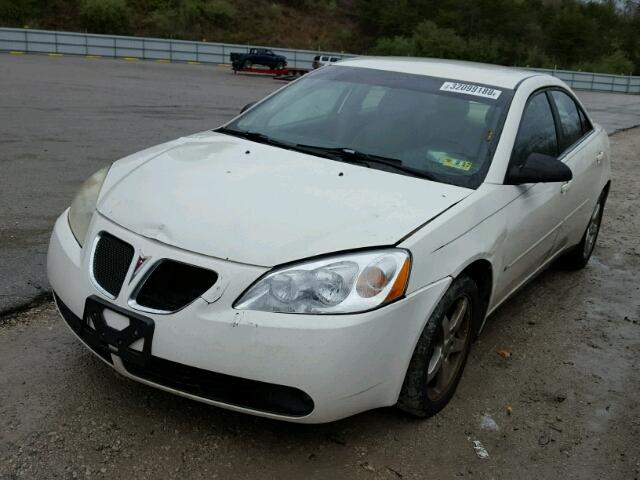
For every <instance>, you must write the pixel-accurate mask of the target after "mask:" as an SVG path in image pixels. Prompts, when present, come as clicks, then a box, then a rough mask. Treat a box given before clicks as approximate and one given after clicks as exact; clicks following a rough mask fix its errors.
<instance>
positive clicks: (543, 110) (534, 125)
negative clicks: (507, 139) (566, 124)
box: [511, 92, 558, 165]
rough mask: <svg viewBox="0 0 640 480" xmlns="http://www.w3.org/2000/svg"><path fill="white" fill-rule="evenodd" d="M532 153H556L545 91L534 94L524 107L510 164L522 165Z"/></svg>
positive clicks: (549, 107) (554, 154) (554, 130)
mask: <svg viewBox="0 0 640 480" xmlns="http://www.w3.org/2000/svg"><path fill="white" fill-rule="evenodd" d="M532 153H543V154H545V155H551V156H554V157H556V156H557V155H558V138H557V135H556V127H555V122H554V119H553V113H552V111H551V105H550V104H549V100H548V98H547V94H546V93H545V92H541V93H538V94H536V95H535V96H534V97H532V98H531V99H530V100H529V102H528V103H527V106H526V107H525V110H524V113H523V114H522V120H521V121H520V128H519V129H518V135H517V137H516V142H515V144H514V146H513V152H512V153H511V164H512V165H523V164H524V162H525V160H526V159H527V157H529V155H531V154H532Z"/></svg>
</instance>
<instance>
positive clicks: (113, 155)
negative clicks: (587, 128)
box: [0, 53, 640, 315]
mask: <svg viewBox="0 0 640 480" xmlns="http://www.w3.org/2000/svg"><path fill="white" fill-rule="evenodd" d="M281 85H282V83H281V82H278V81H276V80H272V79H270V78H264V77H258V78H256V77H251V76H243V75H235V76H234V75H233V74H232V73H231V72H230V71H229V70H228V69H224V68H220V67H214V66H205V65H199V66H196V65H187V64H177V63H176V64H168V65H167V64H159V63H155V62H147V61H139V62H126V61H123V60H112V59H100V60H88V59H85V58H82V57H62V58H52V57H47V56H43V55H24V56H12V55H8V54H6V53H0V132H1V134H0V165H1V168H2V170H1V171H0V265H1V266H2V268H0V315H1V314H2V313H3V312H5V313H6V312H7V311H9V310H11V309H15V308H18V307H24V306H28V305H33V304H34V303H36V304H37V303H38V301H41V300H42V299H43V298H45V295H46V294H47V292H48V290H49V285H48V283H47V280H46V278H45V272H44V263H45V256H46V250H47V243H48V240H49V234H50V232H51V228H52V226H53V223H54V221H55V218H56V217H57V216H58V215H59V214H60V212H62V211H63V210H64V209H65V208H66V207H67V206H68V205H69V204H70V203H71V200H72V198H73V195H74V194H75V192H76V191H77V189H78V187H79V185H80V184H81V183H82V181H83V180H84V179H85V178H87V177H88V176H89V175H90V174H91V173H93V172H95V171H96V170H98V169H100V168H102V167H103V166H105V165H107V164H109V163H110V162H113V161H114V160H117V159H118V158H121V157H123V156H125V155H128V154H130V153H133V152H136V151H138V150H141V149H143V148H145V147H148V146H151V145H155V144H158V143H161V142H164V141H167V140H172V139H174V138H176V137H179V136H181V135H187V134H191V133H195V132H199V131H202V130H207V129H210V128H212V127H215V126H218V125H220V124H221V123H223V122H224V121H226V120H229V119H230V118H232V117H233V116H234V115H235V114H236V113H237V112H238V111H239V109H240V108H241V107H242V106H244V105H245V104H247V103H249V102H250V101H254V100H257V99H260V98H262V97H263V96H264V95H266V94H267V93H269V92H271V91H273V90H275V89H276V88H278V87H279V86H281ZM579 96H580V97H581V98H582V100H583V102H584V103H585V104H586V106H587V108H588V110H589V111H590V112H591V114H592V115H593V116H594V118H595V119H596V121H597V122H599V123H601V124H602V125H603V126H604V127H605V128H606V129H607V131H608V132H610V133H611V132H613V131H615V130H618V129H623V128H628V127H631V126H633V125H639V124H640V95H623V94H615V95H613V94H602V93H591V92H579ZM34 301H35V302H34Z"/></svg>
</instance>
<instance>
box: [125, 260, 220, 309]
mask: <svg viewBox="0 0 640 480" xmlns="http://www.w3.org/2000/svg"><path fill="white" fill-rule="evenodd" d="M217 279H218V274H217V273H216V272H213V271H211V270H206V269H204V268H200V267H196V266H194V265H188V264H186V263H181V262H175V261H173V260H162V261H160V262H159V263H158V264H157V265H156V266H155V267H154V268H153V269H152V270H151V273H150V274H149V275H148V276H147V277H146V279H145V280H144V281H143V283H142V287H141V288H140V289H139V290H138V292H137V294H136V295H135V298H134V300H135V302H136V303H137V304H138V305H140V306H142V307H146V308H151V309H153V310H158V311H162V312H174V311H176V310H180V309H181V308H183V307H186V306H187V305H189V304H190V303H191V302H193V301H194V300H195V299H196V298H198V297H199V296H200V295H202V294H203V293H204V292H206V291H207V290H209V289H210V288H211V287H212V286H213V284H214V283H215V282H216V280H217Z"/></svg>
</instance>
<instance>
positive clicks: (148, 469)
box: [0, 129, 640, 480]
mask: <svg viewBox="0 0 640 480" xmlns="http://www.w3.org/2000/svg"><path fill="white" fill-rule="evenodd" d="M611 140H612V148H613V156H612V157H613V159H614V163H613V176H614V178H613V187H612V190H611V193H610V195H609V202H608V204H607V208H606V210H605V218H604V222H603V226H602V232H601V235H600V238H599V240H598V245H597V246H596V249H595V252H594V257H593V258H592V260H591V262H590V263H589V265H588V266H587V268H586V269H584V270H582V271H580V272H566V271H561V270H557V269H550V270H548V271H546V272H544V273H543V274H542V275H541V276H539V277H538V278H537V279H536V280H534V281H533V282H532V283H530V284H529V285H528V286H527V287H525V288H524V289H523V290H522V291H521V292H520V293H519V294H518V295H517V296H516V297H514V298H513V299H512V300H511V301H509V302H507V303H506V304H505V305H504V306H503V307H501V308H500V309H499V310H498V311H497V312H496V313H495V314H494V315H492V317H491V318H490V319H489V321H488V324H487V327H486V328H485V331H484V333H483V335H482V336H481V338H480V340H479V341H478V342H477V343H476V344H475V346H474V348H473V350H472V352H471V356H470V359H469V364H468V366H467V369H466V371H465V373H464V376H463V378H462V382H461V384H460V387H459V389H458V392H457V394H456V396H455V398H454V399H453V401H452V402H451V404H450V405H449V406H448V407H447V408H446V409H445V410H444V411H443V412H441V413H440V414H439V415H437V416H436V417H434V418H432V419H429V420H416V419H413V418H409V417H407V416H405V415H403V414H401V413H399V412H398V411H396V410H395V409H393V408H385V409H378V410H375V411H371V412H367V413H363V414H360V415H356V416H354V417H351V418H348V419H345V420H342V421H339V422H334V423H331V424H326V425H319V426H318V425H315V426H309V425H295V424H288V423H284V422H276V421H272V420H265V419H261V418H256V417H252V416H248V415H243V414H238V413H233V412H228V411H225V410H223V409H219V408H214V407H209V406H206V405H203V404H199V403H197V402H193V401H190V400H186V399H182V398H179V397H176V396H172V395H170V394H167V393H164V392H160V391H157V390H154V389H151V388H148V387H145V386H143V385H140V384H137V383H134V382H131V381H129V380H126V379H123V378H121V377H119V376H118V375H117V374H115V373H114V372H113V371H112V370H110V369H109V368H108V367H107V366H106V365H104V364H103V363H102V362H100V361H99V360H97V359H96V358H95V357H94V356H93V355H92V354H91V353H89V352H88V351H87V350H85V349H84V347H82V346H81V345H80V343H79V342H78V341H77V340H76V339H75V338H74V337H73V336H72V335H71V333H70V332H69V331H68V330H67V329H66V327H65V326H64V325H63V322H62V321H61V320H60V319H59V318H58V317H57V314H56V312H55V310H54V308H53V306H52V305H51V304H50V303H45V304H43V305H40V306H39V307H37V308H35V309H32V310H29V311H26V312H22V313H19V314H17V315H13V316H6V315H5V316H4V317H2V318H1V319H0V479H3V480H5V479H6V480H8V479H14V478H25V479H51V478H127V479H155V478H208V479H210V478H225V479H226V478H240V479H253V478H265V479H270V478H274V479H276V478H277V479H280V478H305V479H307V478H310V479H314V478H319V479H320V478H322V479H324V478H331V479H343V478H344V479H423V478H431V479H452V478H459V477H464V478H474V479H475V478H480V479H496V478H504V479H512V478H519V479H522V480H525V479H535V480H538V479H550V478H563V479H602V478H608V479H624V480H627V479H638V478H640V445H639V444H638V438H639V437H640V405H639V404H638V398H640V375H639V374H638V371H639V369H640V285H639V281H638V278H639V273H640V245H639V243H638V232H639V231H640V215H639V214H638V211H639V210H640V197H639V193H638V192H639V191H640V188H639V183H640V182H639V177H638V173H637V168H638V160H637V152H638V151H640V129H633V130H628V131H625V132H621V133H618V134H616V135H614V136H613V137H612V139H611ZM498 352H501V353H502V355H500V354H498ZM474 442H480V443H479V444H476V443H474ZM480 446H481V447H482V448H484V449H486V452H487V453H488V458H485V459H481V458H479V456H478V452H477V451H476V448H474V447H478V448H479V447H480Z"/></svg>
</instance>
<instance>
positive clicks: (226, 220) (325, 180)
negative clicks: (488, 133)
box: [98, 133, 473, 266]
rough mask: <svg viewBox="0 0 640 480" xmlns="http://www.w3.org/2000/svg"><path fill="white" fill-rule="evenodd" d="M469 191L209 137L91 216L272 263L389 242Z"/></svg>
mask: <svg viewBox="0 0 640 480" xmlns="http://www.w3.org/2000/svg"><path fill="white" fill-rule="evenodd" d="M116 165H117V164H116ZM341 174H342V175H341ZM472 191H473V190H469V189H466V188H461V187H456V186H453V185H446V184H442V183H437V182H431V181H428V180H424V179H420V178H415V177H409V176H406V175H398V174H394V173H389V172H384V171H380V170H376V169H370V168H365V167H361V166H356V165H350V164H345V163H340V162H336V161H332V160H328V159H325V158H319V157H314V156H311V155H306V154H301V153H298V152H293V151H289V150H283V149H280V148H276V147H272V146H268V145H262V144H257V143H253V142H249V141H246V140H243V139H240V138H235V137H230V136H227V135H221V134H215V133H212V134H211V135H209V136H199V137H196V138H187V139H184V141H181V142H178V143H176V144H174V145H173V146H171V147H170V148H169V149H168V150H167V151H165V152H163V153H160V154H159V155H156V156H155V157H153V158H152V159H151V160H149V161H147V162H146V163H142V164H141V165H139V166H138V167H137V168H135V169H134V170H132V171H131V172H130V173H129V174H128V175H126V176H124V178H122V179H120V180H119V181H118V182H116V183H115V184H114V185H112V186H111V188H110V189H109V191H108V192H106V193H105V194H103V195H102V197H101V198H100V202H99V205H98V210H99V211H100V212H101V213H102V214H103V215H105V216H106V217H108V218H110V219H111V220H113V221H115V222H116V223H118V224H120V225H122V226H123V227H125V228H128V229H130V230H132V231H134V232H136V233H138V234H140V235H143V236H145V237H148V238H153V239H156V240H158V241H160V242H163V243H166V244H169V245H173V246H175V247H179V248H183V249H186V250H190V251H193V252H197V253H201V254H205V255H210V256H214V257H218V258H223V259H230V260H233V261H237V262H242V263H248V264H253V265H263V266H272V265H276V264H279V263H284V262H288V261H292V260H297V259H301V258H306V257H310V256H313V255H319V254H323V253H331V252H337V251H341V250H347V249H352V248H361V247H368V246H380V245H391V244H394V243H395V242H397V241H398V240H399V239H400V238H402V237H403V236H404V235H406V234H407V233H409V232H410V231H412V230H413V229H415V228H416V227H418V226H419V225H421V224H423V223H425V222H426V221H428V220H429V219H430V218H433V217H434V216H436V215H438V214H439V213H440V212H442V211H443V210H445V209H446V208H448V207H450V206H451V205H453V204H455V203H457V202H459V201H460V200H462V199H463V198H465V197H466V196H468V195H469V194H470V193H471V192H472Z"/></svg>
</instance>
